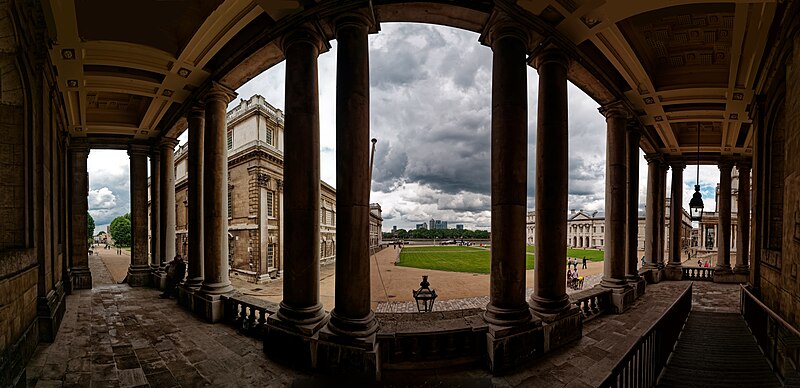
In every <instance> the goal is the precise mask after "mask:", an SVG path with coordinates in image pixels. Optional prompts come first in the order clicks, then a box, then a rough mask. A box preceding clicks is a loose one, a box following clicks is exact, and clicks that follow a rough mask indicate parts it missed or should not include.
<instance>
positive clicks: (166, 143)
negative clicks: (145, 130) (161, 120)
mask: <svg viewBox="0 0 800 388" xmlns="http://www.w3.org/2000/svg"><path fill="white" fill-rule="evenodd" d="M176 145H178V139H175V138H172V137H165V138H162V139H161V141H160V142H158V148H159V149H161V150H163V149H165V148H166V149H171V150H174V149H175V146H176Z"/></svg>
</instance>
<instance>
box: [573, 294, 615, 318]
mask: <svg viewBox="0 0 800 388" xmlns="http://www.w3.org/2000/svg"><path fill="white" fill-rule="evenodd" d="M611 292H612V291H611V290H609V289H606V288H600V287H594V288H590V289H588V290H583V291H581V292H577V293H575V294H572V295H570V296H569V300H570V303H572V304H575V305H577V306H578V308H580V310H581V314H582V315H583V321H584V322H586V321H589V320H592V319H594V318H596V317H598V316H600V315H601V314H603V313H605V312H606V311H608V310H610V305H611Z"/></svg>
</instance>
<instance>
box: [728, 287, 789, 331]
mask: <svg viewBox="0 0 800 388" xmlns="http://www.w3.org/2000/svg"><path fill="white" fill-rule="evenodd" d="M739 287H741V288H742V292H744V293H745V294H746V295H747V296H749V297H750V299H752V300H753V301H755V302H756V304H757V305H758V306H759V307H761V309H762V310H764V311H766V312H767V314H769V316H771V317H772V319H774V320H775V321H777V322H778V323H780V324H781V326H783V327H784V328H786V329H787V330H789V331H790V332H791V333H792V334H794V335H795V336H797V337H800V331H797V329H795V328H794V327H793V326H792V325H790V324H789V322H786V321H784V320H783V318H781V317H780V315H778V314H776V313H775V312H774V311H772V309H771V308H769V307H767V305H765V304H764V303H763V302H761V301H760V300H758V298H756V296H755V295H753V293H751V292H750V290H748V289H747V288H746V287H745V286H744V285H743V284H740V285H739Z"/></svg>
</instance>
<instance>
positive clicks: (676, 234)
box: [666, 162, 686, 280]
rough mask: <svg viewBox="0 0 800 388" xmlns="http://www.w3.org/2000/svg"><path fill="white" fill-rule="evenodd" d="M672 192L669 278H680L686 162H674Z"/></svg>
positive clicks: (681, 272)
mask: <svg viewBox="0 0 800 388" xmlns="http://www.w3.org/2000/svg"><path fill="white" fill-rule="evenodd" d="M670 166H671V167H672V194H671V196H670V202H669V263H668V264H667V270H666V275H667V279H670V280H680V279H681V277H682V276H683V269H682V266H681V262H682V260H681V233H682V232H683V228H682V225H683V170H684V169H685V168H686V163H684V162H672V163H670Z"/></svg>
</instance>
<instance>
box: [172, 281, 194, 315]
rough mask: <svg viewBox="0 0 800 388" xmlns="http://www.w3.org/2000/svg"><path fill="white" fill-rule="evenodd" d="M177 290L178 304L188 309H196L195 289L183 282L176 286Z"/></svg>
mask: <svg viewBox="0 0 800 388" xmlns="http://www.w3.org/2000/svg"><path fill="white" fill-rule="evenodd" d="M177 291H178V305H179V306H183V307H184V308H186V309H187V310H189V311H196V310H195V305H196V301H195V298H196V297H197V289H195V288H192V287H189V286H187V285H186V283H183V284H181V285H179V286H178V287H177Z"/></svg>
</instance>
